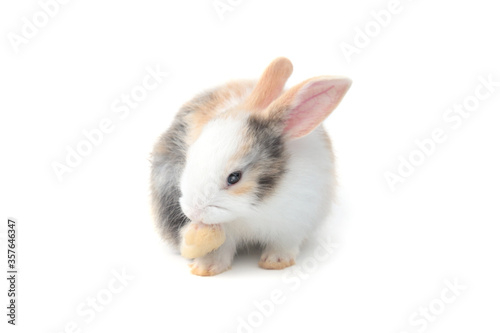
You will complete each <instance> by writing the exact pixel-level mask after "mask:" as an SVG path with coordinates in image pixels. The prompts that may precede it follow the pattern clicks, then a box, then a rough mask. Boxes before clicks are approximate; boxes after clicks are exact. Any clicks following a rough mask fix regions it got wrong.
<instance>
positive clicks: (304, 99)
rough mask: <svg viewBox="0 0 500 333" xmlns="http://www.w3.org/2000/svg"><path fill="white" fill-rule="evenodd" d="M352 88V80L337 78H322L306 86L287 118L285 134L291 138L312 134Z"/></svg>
mask: <svg viewBox="0 0 500 333" xmlns="http://www.w3.org/2000/svg"><path fill="white" fill-rule="evenodd" d="M350 86H351V80H350V79H348V78H336V77H320V78H316V79H312V80H311V81H309V82H307V83H306V84H304V85H303V86H302V87H300V88H299V89H298V91H297V92H296V93H295V96H294V98H293V102H292V104H291V105H290V108H289V109H288V112H287V115H286V116H285V117H286V124H285V128H284V132H285V133H286V134H287V135H288V136H289V137H290V138H300V137H303V136H305V135H307V134H309V133H310V132H312V131H313V130H314V129H315V128H316V127H317V126H318V125H319V124H321V123H322V122H323V120H325V119H326V117H328V115H329V114H330V113H332V111H333V110H334V109H335V108H336V107H337V105H338V104H339V103H340V101H341V100H342V98H343V97H344V95H345V94H346V92H347V90H348V89H349V87H350Z"/></svg>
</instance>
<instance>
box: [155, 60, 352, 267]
mask: <svg viewBox="0 0 500 333" xmlns="http://www.w3.org/2000/svg"><path fill="white" fill-rule="evenodd" d="M292 69H293V67H292V63H291V62H290V60H288V59H287V58H284V57H281V58H277V59H275V60H274V61H273V62H271V64H270V65H269V66H268V67H267V68H266V69H265V71H264V73H263V74H262V76H261V77H260V79H259V80H258V81H257V82H256V81H234V82H229V83H227V84H226V85H222V86H219V87H217V88H214V89H212V90H208V91H206V92H203V93H201V94H199V95H197V96H195V97H194V98H193V99H192V100H191V101H189V102H188V103H186V104H184V105H183V106H182V107H181V109H180V110H179V112H178V113H177V115H176V116H175V119H174V120H173V123H172V124H171V126H170V128H169V129H168V130H167V131H166V132H165V133H164V134H163V135H162V136H161V137H160V138H159V140H158V141H157V143H156V145H155V146H154V149H153V152H152V154H151V177H150V186H151V188H150V190H151V201H152V210H153V214H154V216H155V219H156V222H157V227H158V229H159V232H160V234H161V235H162V236H163V237H164V238H165V239H166V240H167V241H168V242H169V243H170V244H172V245H173V246H174V247H176V248H177V249H178V248H179V246H180V244H181V243H182V237H183V233H184V232H185V230H186V228H187V227H189V225H190V224H192V223H204V224H207V225H218V226H219V227H220V228H222V229H223V230H224V232H225V235H226V240H225V242H224V243H223V244H222V246H220V247H219V248H218V249H216V250H213V251H212V252H210V253H208V254H206V255H204V256H202V257H199V258H195V259H194V260H193V262H192V264H191V265H190V266H191V273H192V274H195V275H201V276H210V275H216V274H219V273H222V272H224V271H226V270H227V269H229V268H230V266H231V264H232V261H233V257H234V256H235V254H236V251H237V249H238V248H239V247H241V246H246V245H251V244H257V245H260V246H261V247H262V255H261V258H260V261H259V266H260V267H261V268H264V269H283V268H286V267H288V266H291V265H294V264H295V259H296V257H297V255H298V253H299V249H300V246H301V244H302V242H303V241H304V240H305V239H306V238H307V237H308V236H310V235H311V234H312V233H313V232H314V231H315V230H317V229H318V227H319V226H320V224H321V223H322V222H323V221H324V220H325V219H326V217H327V215H328V214H329V212H330V208H331V207H332V204H333V194H334V185H335V184H334V177H335V175H334V155H333V151H332V146H331V142H330V139H329V136H328V134H327V133H326V131H325V130H324V128H323V126H322V122H323V120H324V119H325V118H326V117H327V116H328V115H329V114H330V113H331V112H332V111H333V110H334V109H335V108H336V107H337V105H338V104H339V103H340V101H341V100H342V98H343V97H344V95H345V94H346V92H347V90H348V89H349V87H350V86H351V80H350V79H349V78H346V77H340V76H319V77H314V78H311V79H308V80H306V81H303V82H302V83H300V84H298V85H296V86H294V87H292V88H290V89H289V90H286V91H284V86H285V83H286V81H287V80H288V78H289V77H290V75H291V74H292Z"/></svg>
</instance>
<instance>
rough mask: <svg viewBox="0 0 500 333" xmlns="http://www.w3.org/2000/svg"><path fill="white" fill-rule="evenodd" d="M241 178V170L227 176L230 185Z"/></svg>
mask: <svg viewBox="0 0 500 333" xmlns="http://www.w3.org/2000/svg"><path fill="white" fill-rule="evenodd" d="M240 179H241V171H236V172H233V173H231V174H230V175H229V176H227V183H228V185H234V184H236V183H237V182H239V181H240Z"/></svg>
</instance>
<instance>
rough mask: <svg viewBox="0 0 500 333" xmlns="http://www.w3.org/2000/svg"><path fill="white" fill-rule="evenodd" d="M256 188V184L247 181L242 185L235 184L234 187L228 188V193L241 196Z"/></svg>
mask: <svg viewBox="0 0 500 333" xmlns="http://www.w3.org/2000/svg"><path fill="white" fill-rule="evenodd" d="M245 176H246V175H245ZM256 187H257V183H256V182H255V181H253V180H249V181H246V182H244V183H242V184H236V185H235V186H233V187H230V191H231V193H232V194H234V195H243V194H247V193H249V192H252V191H253V190H254V189H255V188H256Z"/></svg>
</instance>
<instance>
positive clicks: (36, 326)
mask: <svg viewBox="0 0 500 333" xmlns="http://www.w3.org/2000/svg"><path fill="white" fill-rule="evenodd" d="M42 1H44V0H42ZM46 1H48V0H45V1H44V2H46ZM224 3H226V1H224ZM232 3H233V7H232V9H233V10H232V11H228V12H226V13H225V14H224V15H223V20H222V19H221V18H220V16H219V15H218V13H217V12H216V10H215V9H214V7H213V2H212V0H205V1H169V2H167V1H153V0H143V1H118V0H115V1H105V2H103V1H97V0H87V1H77V0H74V1H69V2H68V4H64V5H60V8H59V11H58V12H57V13H56V14H55V15H54V17H51V18H50V19H49V22H48V24H47V25H46V26H45V27H42V28H40V29H39V31H38V33H37V34H36V36H33V37H32V38H29V39H28V40H27V43H25V44H22V45H20V46H19V48H18V49H19V50H18V52H15V48H14V47H13V46H12V44H11V42H10V41H9V38H8V36H12V35H9V33H14V34H21V30H22V27H23V25H24V24H25V23H24V21H23V17H26V18H28V19H29V20H31V21H32V16H33V15H34V14H36V13H37V12H39V11H40V10H41V9H40V5H39V4H38V2H37V1H34V0H23V1H15V2H14V1H9V2H7V1H4V2H2V4H1V5H0V22H1V24H0V26H1V34H2V42H1V43H0V48H1V50H0V52H1V53H0V57H1V61H0V94H1V95H0V96H1V98H0V110H1V119H0V126H1V128H0V133H1V134H0V135H1V139H0V145H1V158H2V160H1V176H0V177H1V198H0V199H1V214H0V215H1V219H2V229H1V230H2V232H3V239H1V242H2V244H1V246H2V250H1V253H2V255H1V256H2V259H1V260H2V267H3V268H2V270H3V271H5V270H6V267H5V262H6V258H5V252H6V250H5V248H6V246H5V245H6V240H5V225H6V220H7V217H15V218H16V219H17V221H18V224H19V227H18V228H19V229H18V236H19V239H18V245H19V249H18V255H19V261H18V267H19V271H20V275H19V284H18V289H19V295H18V325H17V326H16V327H15V328H13V327H11V326H10V325H7V324H6V319H7V317H6V316H5V312H6V309H5V306H6V304H7V297H6V292H7V285H6V280H5V279H4V278H2V281H3V282H2V283H1V284H0V285H1V288H2V289H1V292H0V295H2V296H1V308H2V309H4V310H2V313H1V318H2V320H1V321H2V323H1V327H2V332H4V327H8V328H9V332H10V331H12V332H14V331H19V332H54V333H55V332H58V333H59V332H64V331H65V327H66V325H68V323H69V327H70V329H69V330H66V331H67V332H73V331H75V332H198V331H202V332H237V329H238V325H239V323H240V321H239V320H240V318H241V320H244V321H245V322H247V323H248V322H249V317H250V322H251V323H252V324H253V325H254V327H252V326H250V327H247V328H246V330H245V329H240V331H241V332H250V331H254V332H304V331H310V332H395V333H398V332H409V333H413V332H418V331H419V330H418V329H419V328H422V329H421V330H420V331H428V332H494V331H498V330H499V329H500V322H499V321H498V314H499V312H500V302H499V297H500V283H499V282H500V270H499V264H500V260H499V254H500V242H499V241H498V238H499V236H500V228H499V226H498V225H499V222H500V213H499V210H498V203H499V199H500V194H499V190H498V189H499V186H500V177H499V175H498V172H499V171H498V170H500V160H499V158H498V154H499V148H498V145H499V143H500V140H499V139H500V134H499V133H500V131H499V130H498V127H499V125H500V122H499V121H500V115H499V111H500V96H499V95H500V87H496V88H495V89H496V90H495V91H494V92H493V93H492V94H491V95H490V96H489V97H488V98H487V99H485V100H483V101H480V102H479V106H478V107H477V108H476V110H475V111H474V112H472V113H471V115H470V117H468V118H467V119H465V120H463V122H462V123H461V125H460V126H459V127H458V128H456V129H454V128H452V127H451V123H447V122H446V121H445V120H444V119H443V115H444V114H445V112H446V110H447V109H449V108H451V107H453V105H454V104H461V103H462V102H463V101H464V99H466V98H468V97H469V96H473V95H474V92H475V89H476V87H478V86H479V85H480V81H479V79H478V78H479V77H480V76H483V77H485V78H487V77H488V76H492V79H493V81H496V82H498V81H500V71H499V59H500V47H499V37H498V31H500V21H499V20H498V9H497V8H496V7H495V3H494V2H492V1H489V0H475V1H451V0H448V1H429V0H420V1H409V0H401V3H400V10H399V12H398V13H397V14H394V15H392V18H391V20H390V23H389V24H388V25H387V26H386V27H382V28H381V29H380V31H379V32H378V34H376V35H375V33H373V35H374V36H373V37H371V38H370V42H369V43H368V45H366V46H364V47H362V48H360V49H359V53H357V54H354V55H352V57H351V59H350V60H351V61H350V62H348V60H347V58H346V57H345V56H344V54H343V53H342V51H341V47H340V45H341V43H342V42H345V43H349V44H353V40H354V38H355V36H356V28H359V29H364V28H365V26H366V25H367V24H368V25H370V24H371V23H370V22H372V21H374V18H373V16H372V15H371V14H370V13H371V12H372V11H375V12H379V11H380V10H383V9H385V8H387V7H388V4H389V1H330V2H327V1H285V0H282V1H264V0H248V1H246V0H243V1H236V0H233V1H232ZM375 28H376V27H375ZM277 56H286V57H288V58H289V59H291V60H292V62H293V63H294V67H295V70H294V74H293V75H292V77H291V79H290V81H289V84H288V86H291V85H293V84H296V83H299V82H300V81H302V80H305V79H307V78H309V77H311V76H316V75H346V76H349V77H351V78H352V79H353V82H354V83H353V86H352V88H351V90H350V91H349V92H348V94H347V95H346V97H345V99H344V101H343V102H342V103H341V105H340V106H339V107H338V109H337V110H336V111H335V112H334V113H333V114H332V116H331V117H330V118H328V119H327V121H326V126H327V128H328V131H329V133H330V134H331V136H332V139H333V141H334V144H335V148H336V154H337V161H338V178H339V183H340V187H339V189H338V197H339V199H338V204H337V206H336V208H335V209H336V214H335V216H334V217H332V218H331V219H330V220H329V221H328V222H327V223H328V225H330V226H333V227H332V228H331V229H332V230H333V235H332V237H333V239H334V240H335V242H336V243H338V245H339V246H338V248H337V249H336V250H335V251H334V252H333V253H332V254H331V255H330V256H329V257H328V259H327V260H323V261H321V262H318V261H317V258H316V259H315V256H314V250H315V249H316V248H317V246H318V245H317V243H314V242H313V243H311V244H309V245H307V246H306V248H305V250H304V252H303V253H302V255H301V256H300V257H299V258H298V260H297V267H299V268H301V267H302V269H306V268H307V270H305V271H307V272H308V274H307V275H302V276H301V277H300V278H299V282H300V285H299V284H298V283H297V275H295V280H294V281H295V282H294V283H290V282H287V280H285V276H286V275H285V274H290V273H287V272H290V270H285V271H265V270H261V269H259V268H258V267H257V261H258V254H242V255H240V256H239V257H238V258H236V260H235V263H234V265H233V268H232V269H231V270H230V271H228V272H226V273H223V274H222V275H219V276H216V277H211V278H201V277H197V276H192V275H190V273H189V269H188V267H187V263H188V262H187V261H186V260H184V259H183V258H181V257H180V256H178V255H176V254H175V253H173V252H171V251H170V250H169V249H168V247H167V246H166V245H165V244H164V243H162V241H161V240H160V239H159V237H158V235H157V234H156V232H155V230H154V228H153V222H152V218H151V216H150V211H149V203H148V191H149V190H148V178H149V162H148V156H149V152H150V151H151V149H152V145H153V143H154V141H155V140H156V138H157V137H158V136H159V135H160V134H161V133H162V132H163V131H164V130H166V129H167V128H168V126H169V123H170V121H171V120H172V117H173V116H174V114H175V113H176V111H177V109H178V108H179V107H180V105H181V104H182V103H184V102H185V101H187V100H188V99H189V98H190V97H191V96H193V95H194V94H195V93H197V92H199V91H200V90H203V89H206V88H209V87H211V86H213V85H216V84H219V83H222V82H224V81H226V80H229V79H236V78H257V77H258V76H259V75H260V73H261V71H262V70H263V69H264V68H265V66H266V65H267V64H268V63H269V62H270V61H271V60H272V59H274V58H275V57H277ZM147 66H150V67H152V68H155V67H156V66H159V67H160V68H161V69H162V70H164V71H168V73H169V76H168V77H167V78H165V80H164V81H163V83H162V84H161V85H159V86H158V88H157V89H155V90H154V91H152V92H150V93H149V94H148V96H147V98H146V99H145V100H144V101H143V102H141V103H140V105H139V106H138V107H137V108H135V109H133V110H131V112H130V114H129V115H128V117H125V119H120V118H119V117H118V114H116V113H113V111H112V107H111V105H112V104H113V102H114V101H115V100H116V99H117V98H120V95H121V94H128V93H130V91H131V89H133V88H134V87H135V86H137V85H138V84H141V82H142V79H143V78H144V77H145V76H146V75H147V72H146V70H145V68H146V67H147ZM482 91H483V92H485V91H486V90H484V89H483V90H482ZM104 118H109V119H111V120H112V121H113V124H114V129H113V131H112V132H111V133H109V134H106V135H105V136H104V138H103V141H102V143H101V144H99V145H98V146H96V147H94V148H93V151H92V152H91V153H90V154H89V155H88V156H86V157H84V158H83V160H82V162H81V164H80V165H79V166H77V167H75V168H73V171H72V172H71V173H67V174H64V176H63V180H62V181H59V180H58V178H57V176H56V174H55V173H54V171H53V168H52V163H53V162H54V161H57V162H61V163H64V159H65V157H66V154H67V152H66V146H70V147H73V148H74V147H76V145H77V144H78V143H79V142H81V141H82V140H84V139H85V137H84V136H83V134H82V131H84V130H91V129H93V128H96V127H98V125H99V122H100V121H101V120H102V119H104ZM435 128H441V129H443V130H444V131H445V132H446V135H447V140H446V141H445V142H443V143H439V144H437V145H436V147H435V149H434V152H433V153H432V154H431V155H430V156H429V157H427V158H426V159H425V161H424V162H423V163H422V165H420V166H417V167H416V168H415V170H414V172H413V174H412V175H410V176H409V177H407V178H406V180H405V182H404V183H399V184H397V185H396V188H395V191H391V188H390V187H389V185H388V183H387V182H386V179H385V178H384V173H386V172H394V173H396V172H397V168H398V165H399V160H398V157H399V156H403V157H404V158H408V156H409V155H410V154H411V153H412V152H414V151H415V150H416V149H417V146H416V144H415V140H423V139H427V138H430V137H431V133H432V131H433V130H434V129H435ZM318 176H321V175H318ZM327 236H329V235H323V237H327ZM315 260H316V261H315ZM314 263H317V265H314ZM304 264H306V265H308V266H307V267H303V265H304ZM122 269H124V270H125V271H126V272H127V274H128V275H130V276H133V280H131V281H129V282H128V283H127V285H126V286H125V287H124V289H123V290H122V291H121V292H118V293H116V294H113V296H112V299H111V300H109V304H106V305H104V306H103V309H102V311H100V312H96V313H95V318H92V320H88V321H89V322H86V321H85V319H89V317H85V316H81V315H79V314H78V313H77V309H78V308H79V307H81V306H85V303H86V302H87V299H88V298H89V297H96V296H97V295H100V297H101V298H102V297H105V295H106V291H105V289H106V288H107V286H108V284H109V283H110V282H113V281H114V280H113V270H116V271H121V270H122ZM2 276H4V275H3V274H2ZM447 279H448V280H450V281H454V280H455V279H456V280H457V281H458V283H459V284H460V285H464V286H466V288H467V289H466V290H465V291H462V292H460V295H459V296H458V297H455V299H454V301H453V302H450V303H449V304H445V308H444V310H443V309H441V308H440V305H442V304H444V303H442V301H440V300H439V299H440V297H441V293H442V292H443V290H445V289H446V288H447V287H446V282H445V281H446V280H447ZM117 285H118V284H117ZM296 287H297V288H296ZM274 289H276V290H278V291H281V292H283V294H284V295H283V301H284V302H282V304H276V305H274V309H273V310H272V311H271V310H269V308H270V307H269V306H268V309H267V310H268V311H269V312H272V313H267V315H268V316H264V315H262V314H261V312H258V311H259V310H258V309H257V307H256V305H255V302H262V301H264V303H265V304H268V301H266V300H269V299H270V295H271V293H272V291H273V290H274ZM103 290H104V291H103ZM107 295H109V294H107ZM447 295H448V296H451V295H452V294H451V293H448V294H447ZM102 299H105V298H102ZM106 300H107V299H106ZM440 302H441V303H440ZM82 304H83V305H82ZM430 304H432V306H434V307H435V309H437V310H435V311H437V312H440V311H441V310H443V311H442V313H440V314H439V315H437V316H435V317H433V320H432V321H429V322H428V325H427V326H426V327H425V329H423V324H419V325H415V324H411V323H410V321H409V320H410V318H411V317H412V316H413V315H414V313H415V311H418V310H419V308H420V307H423V308H426V307H429V305H430ZM4 305H5V306H4ZM87 309H88V308H87ZM438 310H439V311H438ZM261 311H262V310H261ZM264 312H266V311H264ZM421 318H422V317H421ZM260 319H261V320H260ZM259 320H260V321H259ZM71 322H76V325H78V326H77V329H76V330H73V329H71V325H72V324H71Z"/></svg>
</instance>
